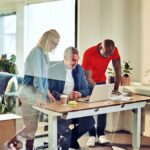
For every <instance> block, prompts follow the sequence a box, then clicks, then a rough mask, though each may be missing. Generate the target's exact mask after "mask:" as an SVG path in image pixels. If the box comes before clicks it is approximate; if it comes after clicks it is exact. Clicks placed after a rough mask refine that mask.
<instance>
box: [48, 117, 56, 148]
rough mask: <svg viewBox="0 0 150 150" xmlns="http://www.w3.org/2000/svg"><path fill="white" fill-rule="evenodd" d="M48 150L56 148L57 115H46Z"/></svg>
mask: <svg viewBox="0 0 150 150" xmlns="http://www.w3.org/2000/svg"><path fill="white" fill-rule="evenodd" d="M48 144H49V148H48V149H49V150H57V149H58V148H57V116H51V115H48Z"/></svg>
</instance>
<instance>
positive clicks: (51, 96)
mask: <svg viewBox="0 0 150 150" xmlns="http://www.w3.org/2000/svg"><path fill="white" fill-rule="evenodd" d="M48 98H49V102H55V101H56V99H55V98H54V96H53V95H52V94H51V92H50V91H48Z"/></svg>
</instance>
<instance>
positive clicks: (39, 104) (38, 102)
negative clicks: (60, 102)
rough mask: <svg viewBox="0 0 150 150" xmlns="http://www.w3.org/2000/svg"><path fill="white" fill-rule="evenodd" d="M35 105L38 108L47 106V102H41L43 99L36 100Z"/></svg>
mask: <svg viewBox="0 0 150 150" xmlns="http://www.w3.org/2000/svg"><path fill="white" fill-rule="evenodd" d="M35 103H36V105H38V106H45V105H46V102H45V101H43V100H41V99H36V101H35Z"/></svg>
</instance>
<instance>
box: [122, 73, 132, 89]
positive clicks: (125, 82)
mask: <svg viewBox="0 0 150 150" xmlns="http://www.w3.org/2000/svg"><path fill="white" fill-rule="evenodd" d="M121 85H122V86H124V85H126V86H129V85H130V76H128V77H126V76H124V75H123V76H121Z"/></svg>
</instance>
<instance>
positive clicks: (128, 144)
mask: <svg viewBox="0 0 150 150" xmlns="http://www.w3.org/2000/svg"><path fill="white" fill-rule="evenodd" d="M106 135H107V137H108V139H109V140H110V145H109V146H103V145H100V144H98V143H96V146H95V147H91V148H90V147H86V142H87V140H88V136H87V135H85V136H83V137H82V138H80V140H79V142H80V145H81V146H82V147H84V150H111V149H112V146H117V147H120V148H123V149H125V150H132V149H133V148H132V134H130V133H120V132H119V133H114V134H113V133H107V134H106ZM140 150H150V137H144V136H141V148H140Z"/></svg>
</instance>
